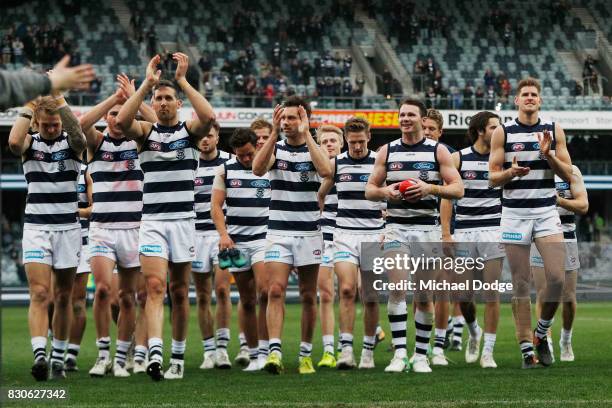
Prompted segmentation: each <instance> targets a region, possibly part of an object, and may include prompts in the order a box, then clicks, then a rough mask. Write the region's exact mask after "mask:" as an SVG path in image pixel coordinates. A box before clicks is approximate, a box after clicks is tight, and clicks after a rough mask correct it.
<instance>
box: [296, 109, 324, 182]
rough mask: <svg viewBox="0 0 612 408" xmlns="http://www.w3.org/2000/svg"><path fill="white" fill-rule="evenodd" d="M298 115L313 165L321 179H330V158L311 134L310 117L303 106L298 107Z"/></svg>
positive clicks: (300, 128)
mask: <svg viewBox="0 0 612 408" xmlns="http://www.w3.org/2000/svg"><path fill="white" fill-rule="evenodd" d="M298 115H299V116H300V126H299V130H300V132H301V133H302V135H303V136H304V140H306V147H308V152H309V153H310V159H311V160H312V164H313V165H314V167H315V169H316V170H317V173H318V174H319V177H321V178H325V177H330V176H331V168H330V167H329V158H328V157H327V153H326V152H325V151H324V150H323V149H322V148H321V146H319V145H318V144H317V142H316V141H315V140H314V137H312V135H311V134H310V124H309V122H308V115H307V114H306V109H304V107H303V106H300V107H298Z"/></svg>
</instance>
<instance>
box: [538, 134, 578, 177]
mask: <svg viewBox="0 0 612 408" xmlns="http://www.w3.org/2000/svg"><path fill="white" fill-rule="evenodd" d="M538 140H539V142H540V152H542V154H543V155H544V157H546V161H547V162H548V164H549V166H550V167H551V168H552V169H553V171H554V172H555V174H556V175H557V176H559V177H561V178H562V179H563V180H565V181H567V182H570V180H571V178H572V160H571V159H570V155H569V152H568V151H567V144H566V142H565V132H564V131H563V129H562V128H561V126H559V125H558V124H556V123H555V145H556V146H555V153H554V154H552V151H551V146H552V136H551V135H550V132H549V131H548V130H546V131H544V133H543V134H541V135H538Z"/></svg>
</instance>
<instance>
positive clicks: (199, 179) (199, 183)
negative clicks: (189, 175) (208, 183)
mask: <svg viewBox="0 0 612 408" xmlns="http://www.w3.org/2000/svg"><path fill="white" fill-rule="evenodd" d="M193 184H195V185H196V186H203V185H204V179H203V178H202V177H196V179H195V180H194V181H193Z"/></svg>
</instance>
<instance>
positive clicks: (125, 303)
mask: <svg viewBox="0 0 612 408" xmlns="http://www.w3.org/2000/svg"><path fill="white" fill-rule="evenodd" d="M134 305H135V300H134V291H133V290H131V289H119V307H120V308H121V310H129V309H132V308H133V307H134Z"/></svg>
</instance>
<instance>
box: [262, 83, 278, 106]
mask: <svg viewBox="0 0 612 408" xmlns="http://www.w3.org/2000/svg"><path fill="white" fill-rule="evenodd" d="M275 96H276V92H275V91H274V85H272V84H268V85H267V86H266V90H265V93H264V98H265V101H266V106H267V107H269V108H271V107H273V106H274V97H275Z"/></svg>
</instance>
